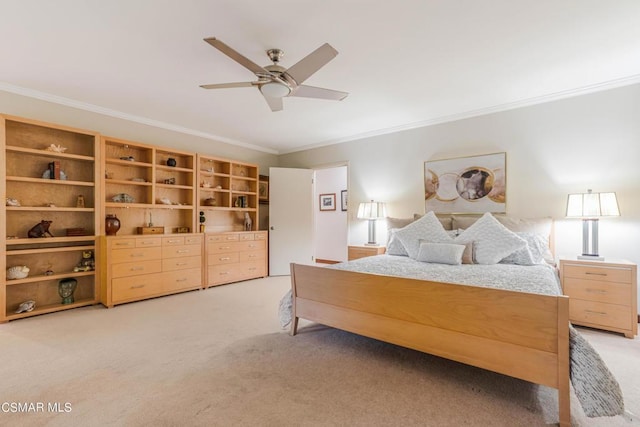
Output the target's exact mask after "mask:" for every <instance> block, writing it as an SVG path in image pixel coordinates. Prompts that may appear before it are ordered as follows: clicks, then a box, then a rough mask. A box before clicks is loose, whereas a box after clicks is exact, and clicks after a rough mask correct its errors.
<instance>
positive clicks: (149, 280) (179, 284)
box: [100, 234, 203, 307]
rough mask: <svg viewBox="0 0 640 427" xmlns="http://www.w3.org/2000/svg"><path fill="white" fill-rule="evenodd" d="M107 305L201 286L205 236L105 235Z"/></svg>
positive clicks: (104, 291) (104, 292)
mask: <svg viewBox="0 0 640 427" xmlns="http://www.w3.org/2000/svg"><path fill="white" fill-rule="evenodd" d="M103 245H105V246H106V247H105V253H106V257H105V259H104V263H105V265H104V269H103V271H104V274H103V280H102V285H101V292H100V295H101V300H102V303H103V304H104V305H106V306H107V307H113V306H114V305H115V304H121V303H125V302H131V301H137V300H141V299H147V298H152V297H157V296H162V295H169V294H173V293H177V292H182V291H186V290H192V289H198V288H201V287H202V262H203V259H202V253H203V236H202V235H200V234H184V235H171V236H122V237H120V236H109V237H104V240H103Z"/></svg>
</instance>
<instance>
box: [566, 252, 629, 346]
mask: <svg viewBox="0 0 640 427" xmlns="http://www.w3.org/2000/svg"><path fill="white" fill-rule="evenodd" d="M560 278H561V281H562V289H563V292H564V294H565V295H568V296H569V318H570V320H571V322H572V323H574V324H576V325H583V326H589V327H593V328H598V329H605V330H609V331H614V332H620V333H623V334H624V335H625V336H626V337H627V338H633V337H634V336H635V335H637V334H638V305H637V266H636V264H634V263H631V262H629V261H623V260H622V261H614V262H602V261H585V260H572V259H566V258H563V259H560Z"/></svg>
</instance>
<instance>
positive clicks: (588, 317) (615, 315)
mask: <svg viewBox="0 0 640 427" xmlns="http://www.w3.org/2000/svg"><path fill="white" fill-rule="evenodd" d="M629 316H630V315H629V309H628V307H620V306H619V305H617V304H607V303H602V302H593V301H584V300H579V299H572V298H569V318H570V320H571V321H572V322H574V323H576V324H585V325H588V326H592V325H593V326H607V327H612V328H619V329H629V325H630V321H629Z"/></svg>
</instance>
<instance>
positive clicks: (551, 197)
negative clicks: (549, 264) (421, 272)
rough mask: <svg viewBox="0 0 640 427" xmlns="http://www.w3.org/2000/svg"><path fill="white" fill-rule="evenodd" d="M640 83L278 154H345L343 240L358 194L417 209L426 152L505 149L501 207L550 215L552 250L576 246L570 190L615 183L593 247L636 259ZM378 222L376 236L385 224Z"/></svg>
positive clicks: (301, 158) (292, 162) (323, 158)
mask: <svg viewBox="0 0 640 427" xmlns="http://www.w3.org/2000/svg"><path fill="white" fill-rule="evenodd" d="M638 111H640V85H633V86H627V87H623V88H618V89H613V90H609V91H604V92H599V93H595V94H589V95H583V96H579V97H573V98H569V99H565V100H560V101H555V102H550V103H545V104H539V105H536V106H530V107H525V108H520V109H516V110H511V111H507V112H501V113H495V114H490V115H486V116H481V117H476V118H471V119H465V120H459V121H455V122H450V123H445V124H440V125H435V126H430V127H424V128H419V129H414V130H409V131H403V132H397V133H393V134H388V135H382V136H377V137H371V138H366V139H361V140H357V141H353V142H348V143H344V144H340V145H333V146H327V147H322V148H317V149H312V150H307V151H302V152H297V153H291V154H287V155H282V156H280V166H281V167H313V166H315V165H322V164H327V163H333V162H339V161H348V162H349V175H350V176H349V202H350V203H349V219H350V227H349V230H350V242H352V243H354V242H361V241H362V239H363V238H365V237H366V234H367V229H366V223H365V222H364V221H360V220H357V219H355V214H356V212H355V208H354V207H355V206H357V205H358V202H361V201H365V200H369V199H376V200H381V201H386V202H387V203H388V214H389V216H394V217H408V216H411V214H413V213H414V212H424V196H423V191H424V184H423V168H424V163H423V162H424V161H426V160H429V159H442V158H451V157H458V156H468V155H476V154H486V153H494V152H499V151H504V152H506V153H507V211H508V214H510V215H514V216H521V217H539V216H552V217H554V218H555V219H556V220H558V221H557V222H556V248H557V250H556V253H557V254H558V255H565V254H566V255H571V256H573V255H576V254H578V253H579V252H581V249H582V234H581V223H580V221H579V220H566V219H564V218H563V217H564V214H565V204H566V198H567V194H568V193H571V192H584V191H586V190H587V189H588V188H591V189H593V190H594V191H615V192H617V195H618V200H619V203H620V209H621V213H622V216H621V217H620V218H615V219H603V220H601V221H600V253H601V254H602V255H604V256H605V257H606V258H611V259H613V258H626V259H629V260H631V261H634V262H636V263H640V167H639V164H640V116H639V115H638ZM384 227H385V226H384V224H380V226H379V228H378V235H379V236H381V235H382V234H381V233H382V232H384Z"/></svg>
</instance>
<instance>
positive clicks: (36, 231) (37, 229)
mask: <svg viewBox="0 0 640 427" xmlns="http://www.w3.org/2000/svg"><path fill="white" fill-rule="evenodd" d="M52 222H53V221H46V220H44V219H43V220H42V221H40V222H39V223H38V224H36V225H34V226H33V227H32V228H31V230H29V232H28V233H27V236H29V237H30V238H35V237H47V234H48V235H49V236H51V237H53V234H51V232H50V231H49V226H50V225H51V223H52Z"/></svg>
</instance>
